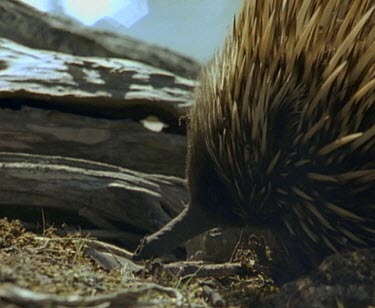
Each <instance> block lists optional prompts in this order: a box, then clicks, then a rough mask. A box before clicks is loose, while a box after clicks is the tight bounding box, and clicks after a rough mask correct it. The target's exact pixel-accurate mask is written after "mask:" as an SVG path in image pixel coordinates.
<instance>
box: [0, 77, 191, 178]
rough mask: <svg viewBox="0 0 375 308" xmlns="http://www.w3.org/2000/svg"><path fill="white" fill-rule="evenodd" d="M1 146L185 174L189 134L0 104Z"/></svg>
mask: <svg viewBox="0 0 375 308" xmlns="http://www.w3.org/2000/svg"><path fill="white" fill-rule="evenodd" d="M0 83H1V81H0ZM1 151H6V152H24V153H30V154H45V155H57V156H65V157H73V158H82V159H86V160H91V161H97V162H102V163H107V164H112V165H116V166H120V167H125V168H129V169H132V170H137V171H142V172H148V173H158V174H165V175H174V176H179V177H184V170H185V155H186V137H185V136H183V135H177V134H168V133H157V132H153V131H150V130H148V129H146V128H144V127H143V125H142V124H140V123H137V122H135V121H132V120H108V119H100V118H92V117H87V116H80V115H75V114H69V113H64V112H59V111H55V110H43V109H39V108H30V107H23V108H22V109H20V110H11V109H2V110H0V152H1Z"/></svg>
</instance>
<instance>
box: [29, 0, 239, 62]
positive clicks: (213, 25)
mask: <svg viewBox="0 0 375 308" xmlns="http://www.w3.org/2000/svg"><path fill="white" fill-rule="evenodd" d="M22 1H23V2H25V3H27V4H29V5H32V6H34V7H36V8H37V9H39V10H41V11H44V12H49V13H53V14H57V15H60V16H65V17H68V18H73V19H75V20H76V21H78V22H80V23H82V24H85V25H87V26H90V27H95V28H100V29H104V30H110V31H114V32H120V33H123V34H126V35H129V36H132V37H134V38H138V39H142V40H145V41H148V42H151V43H156V44H158V45H160V46H165V47H167V48H170V49H174V50H176V51H178V52H180V53H183V54H185V55H187V56H190V57H193V58H194V59H196V60H198V61H200V62H205V61H207V60H208V59H209V58H210V57H211V56H212V54H213V52H214V51H215V50H216V49H218V48H220V46H221V45H222V43H223V40H224V37H225V35H226V33H227V32H228V31H229V29H230V27H231V23H232V19H233V15H234V14H235V12H236V11H237V10H238V8H239V6H240V4H241V0H95V1H90V0H22Z"/></svg>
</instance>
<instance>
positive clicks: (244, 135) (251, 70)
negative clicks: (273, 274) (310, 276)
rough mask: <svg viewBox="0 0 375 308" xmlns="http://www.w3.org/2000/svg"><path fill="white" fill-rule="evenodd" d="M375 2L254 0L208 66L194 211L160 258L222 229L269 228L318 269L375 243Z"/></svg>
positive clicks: (194, 139) (191, 152)
mask: <svg viewBox="0 0 375 308" xmlns="http://www.w3.org/2000/svg"><path fill="white" fill-rule="evenodd" d="M374 102H375V0H351V1H346V0H344V1H342V0H315V1H311V0H291V1H288V0H247V1H245V2H244V4H243V7H242V10H241V12H240V14H239V16H238V18H237V20H235V22H234V26H233V30H232V33H231V35H230V36H229V37H228V38H227V40H226V43H225V46H224V48H223V49H222V50H221V51H220V52H219V53H218V54H217V55H216V57H215V58H214V60H213V61H212V62H211V63H210V64H209V65H208V66H207V67H206V68H205V69H204V71H203V73H202V76H201V83H200V86H199V87H198V88H197V90H196V104H195V105H194V107H193V108H192V110H191V113H190V117H189V118H190V123H189V127H188V140H189V141H188V142H189V149H188V157H187V180H188V185H189V191H190V204H189V206H188V208H187V209H186V210H185V211H184V212H183V213H181V214H180V215H179V216H178V217H176V218H175V219H174V220H173V221H171V222H170V223H169V224H168V225H166V226H165V227H164V228H163V229H161V230H160V231H158V232H157V233H155V234H153V235H151V236H149V237H147V238H145V239H144V241H143V243H142V244H141V245H140V246H139V248H138V250H137V252H136V257H137V258H149V257H151V256H160V255H162V254H164V253H166V252H167V251H169V250H171V249H173V248H175V247H176V246H178V245H179V244H181V243H182V242H183V241H186V240H187V239H189V238H191V237H193V236H195V235H197V234H199V233H201V232H203V231H205V230H208V229H210V228H213V227H216V226H224V225H240V224H242V225H243V224H246V225H249V226H252V227H254V229H255V228H256V229H260V228H261V229H268V230H270V231H271V233H272V232H273V233H274V234H275V237H276V238H278V239H279V240H280V241H282V244H283V245H284V246H285V247H286V248H287V250H288V249H289V250H292V253H291V254H296V255H299V256H301V259H305V260H304V261H303V262H305V263H307V264H314V263H316V262H318V261H320V260H321V258H323V257H324V256H327V255H329V254H331V253H333V252H343V251H346V250H352V249H357V248H361V247H373V246H375V185H374V184H375V104H374Z"/></svg>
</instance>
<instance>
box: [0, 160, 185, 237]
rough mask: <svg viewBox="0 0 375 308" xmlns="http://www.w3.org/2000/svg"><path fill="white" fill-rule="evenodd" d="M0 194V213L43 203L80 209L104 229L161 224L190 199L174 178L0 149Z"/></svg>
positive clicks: (142, 228)
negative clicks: (4, 208) (3, 210)
mask: <svg viewBox="0 0 375 308" xmlns="http://www.w3.org/2000/svg"><path fill="white" fill-rule="evenodd" d="M0 196H1V198H0V216H3V215H2V214H1V212H2V209H3V207H6V206H8V207H9V206H11V207H14V206H19V207H46V208H53V209H61V210H69V211H73V212H75V213H79V214H80V215H82V216H83V217H85V218H87V219H88V220H89V221H91V222H92V223H93V224H96V223H97V224H99V225H98V227H100V228H101V227H104V228H103V229H107V230H108V229H110V230H119V227H118V226H119V225H120V226H122V227H126V226H127V227H129V228H130V229H132V228H133V230H138V231H140V232H141V233H145V232H153V231H155V230H158V229H159V228H161V227H162V226H163V225H165V224H166V223H167V222H168V221H170V219H171V217H173V216H175V215H176V214H177V213H179V212H180V211H181V210H182V209H183V208H184V205H183V203H185V202H187V198H188V197H187V192H186V189H185V182H184V181H183V180H182V179H179V178H176V177H167V176H161V175H155V174H145V173H140V172H136V171H131V170H128V169H124V168H120V167H115V166H111V165H106V164H100V163H94V162H89V161H86V160H79V159H68V158H63V157H56V156H42V155H28V154H14V153H0ZM87 212H88V213H90V214H89V215H86V213H87ZM93 217H94V218H93ZM95 217H97V218H98V219H95Z"/></svg>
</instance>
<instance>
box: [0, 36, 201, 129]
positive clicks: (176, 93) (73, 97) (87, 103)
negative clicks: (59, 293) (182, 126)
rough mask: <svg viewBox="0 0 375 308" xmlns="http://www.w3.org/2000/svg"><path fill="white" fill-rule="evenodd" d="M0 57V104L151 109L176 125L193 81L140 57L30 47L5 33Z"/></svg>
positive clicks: (110, 112) (120, 112)
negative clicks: (82, 54) (86, 54)
mask: <svg viewBox="0 0 375 308" xmlns="http://www.w3.org/2000/svg"><path fill="white" fill-rule="evenodd" d="M0 59H1V60H0V100H1V103H0V106H1V105H4V104H5V103H6V104H8V105H10V106H14V105H17V103H19V100H20V99H25V100H26V101H23V102H22V103H27V104H31V105H38V106H43V107H47V108H57V107H60V108H63V109H64V110H69V111H74V112H81V113H82V112H84V113H88V114H92V115H101V116H108V117H112V118H123V117H129V116H132V115H133V116H135V117H142V116H146V115H148V114H156V115H158V116H160V117H161V118H162V120H163V121H165V122H167V123H168V124H170V125H178V124H177V123H178V118H179V117H180V116H181V115H184V114H185V113H186V110H187V108H188V107H189V105H190V104H191V103H192V93H191V91H192V89H193V87H194V85H195V82H194V81H192V80H188V79H185V78H182V77H178V76H176V75H174V74H172V73H169V72H167V71H163V70H160V69H155V68H153V67H150V66H148V65H145V64H143V63H140V62H135V61H130V60H120V59H104V58H93V57H91V58H88V57H78V56H72V55H68V54H63V53H57V52H52V51H41V50H34V49H31V48H27V47H24V46H22V45H18V44H16V43H14V42H12V41H9V40H6V39H0ZM10 99H12V100H13V101H11V102H10ZM15 100H18V101H15Z"/></svg>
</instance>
